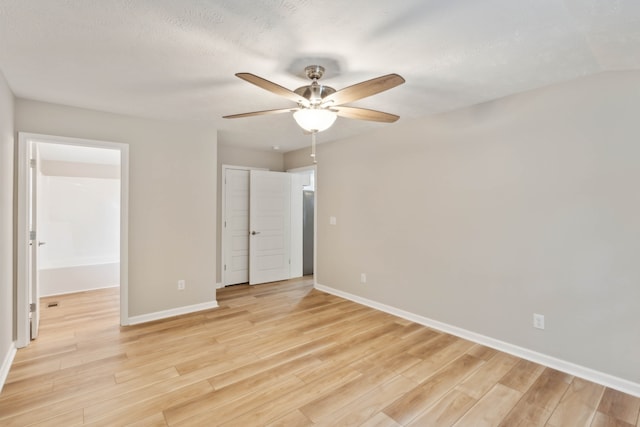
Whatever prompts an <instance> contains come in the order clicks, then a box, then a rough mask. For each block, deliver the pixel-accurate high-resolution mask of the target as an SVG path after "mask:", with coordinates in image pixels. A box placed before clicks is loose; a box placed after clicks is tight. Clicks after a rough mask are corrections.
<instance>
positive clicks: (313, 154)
mask: <svg viewBox="0 0 640 427" xmlns="http://www.w3.org/2000/svg"><path fill="white" fill-rule="evenodd" d="M317 133H318V131H314V132H312V133H311V158H312V159H313V163H318V161H317V160H316V134H317Z"/></svg>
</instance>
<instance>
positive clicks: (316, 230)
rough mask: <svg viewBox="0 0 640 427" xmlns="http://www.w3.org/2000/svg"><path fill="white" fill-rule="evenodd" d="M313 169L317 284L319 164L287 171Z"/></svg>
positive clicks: (314, 252) (314, 248) (315, 275)
mask: <svg viewBox="0 0 640 427" xmlns="http://www.w3.org/2000/svg"><path fill="white" fill-rule="evenodd" d="M306 171H313V188H314V191H313V283H314V285H317V284H318V283H317V280H318V279H317V278H318V263H317V257H318V166H317V165H311V166H302V167H299V168H293V169H287V170H286V172H287V173H292V174H295V173H298V172H306Z"/></svg>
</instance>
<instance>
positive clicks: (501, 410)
mask: <svg viewBox="0 0 640 427" xmlns="http://www.w3.org/2000/svg"><path fill="white" fill-rule="evenodd" d="M217 299H218V304H219V308H217V309H209V310H204V311H201V312H198V313H192V314H187V315H183V316H176V317H173V318H169V319H162V320H158V321H154V322H149V323H144V324H140V325H134V326H128V327H120V326H119V324H118V322H119V290H118V289H117V288H115V289H107V290H99V291H91V292H80V293H77V294H69V295H64V296H56V297H51V298H45V299H42V300H41V304H43V303H46V302H53V301H55V302H57V303H58V305H57V307H51V308H45V309H43V310H42V323H41V330H40V336H39V338H38V339H37V340H35V341H33V342H32V343H31V344H30V345H29V346H28V347H26V348H23V349H19V350H18V352H17V354H16V356H15V359H14V363H13V366H12V367H11V370H10V372H9V375H8V378H7V382H6V384H5V387H4V389H3V390H2V393H0V425H2V426H3V427H5V426H20V427H23V426H28V425H41V426H53V425H55V426H65V427H66V426H77V425H92V426H109V427H110V426H114V425H116V426H119V425H132V426H167V425H171V426H203V425H206V426H214V425H230V426H243V427H245V426H260V425H272V426H311V425H321V426H331V427H334V426H340V425H345V426H351V425H362V426H366V427H372V426H389V427H392V426H393V427H397V426H400V425H412V426H420V427H423V426H427V427H428V426H451V425H454V424H455V423H458V424H459V425H474V426H481V425H496V424H498V423H500V424H501V425H503V426H508V427H517V426H535V425H539V426H544V425H545V424H547V425H548V427H559V426H562V427H572V426H578V425H589V423H590V424H591V426H593V427H601V426H623V427H640V420H638V415H639V413H640V399H637V398H634V397H632V396H629V395H625V394H624V393H620V392H616V391H613V390H609V389H605V388H604V387H602V386H599V385H596V384H593V383H591V382H589V381H585V380H581V379H579V378H574V377H572V376H571V375H566V374H563V373H561V372H558V371H554V370H553V369H549V368H545V367H543V366H541V365H538V364H535V363H532V362H528V361H525V360H521V359H518V358H515V357H513V356H509V355H507V354H504V353H501V352H499V351H497V350H495V349H491V348H488V347H486V346H482V345H479V344H475V343H472V342H470V341H466V340H463V339H460V338H457V337H455V336H451V335H448V334H445V333H443V332H439V331H435V330H433V329H430V328H427V327H424V326H422V325H418V324H416V323H412V322H410V321H408V320H406V319H402V318H399V317H396V316H393V315H391V314H388V313H383V312H380V311H377V310H374V309H372V308H370V307H366V306H363V305H360V304H357V303H354V302H351V301H348V300H344V299H342V298H339V297H337V296H334V295H330V294H328V293H325V292H321V291H318V290H316V289H314V288H313V279H312V278H309V277H305V278H302V279H294V280H290V281H284V282H276V283H271V284H264V285H259V286H249V285H237V286H232V287H228V288H224V289H220V290H218V295H217ZM590 420H591V421H590ZM314 421H315V423H314Z"/></svg>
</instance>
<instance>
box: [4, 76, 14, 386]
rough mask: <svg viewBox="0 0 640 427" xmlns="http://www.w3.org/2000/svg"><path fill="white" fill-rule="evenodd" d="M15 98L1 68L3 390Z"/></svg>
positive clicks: (8, 353) (10, 331) (9, 327)
mask: <svg viewBox="0 0 640 427" xmlns="http://www.w3.org/2000/svg"><path fill="white" fill-rule="evenodd" d="M13 110H14V97H13V93H11V90H10V89H9V86H8V85H7V82H6V80H5V78H4V75H3V74H2V72H1V71H0V390H1V389H2V385H3V384H4V380H5V378H6V375H7V374H8V372H9V364H10V362H11V359H12V357H13V354H14V352H15V347H14V345H13V341H14V338H15V335H14V334H15V328H14V327H13V325H14V323H15V310H14V295H15V291H14V283H13V271H14V260H13V242H14V234H13V153H14V151H13V150H14V113H13Z"/></svg>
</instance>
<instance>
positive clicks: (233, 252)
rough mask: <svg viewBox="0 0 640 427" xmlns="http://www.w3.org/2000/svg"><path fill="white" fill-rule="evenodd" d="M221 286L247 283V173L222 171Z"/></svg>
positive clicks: (238, 170)
mask: <svg viewBox="0 0 640 427" xmlns="http://www.w3.org/2000/svg"><path fill="white" fill-rule="evenodd" d="M224 183H225V196H224V199H225V200H224V202H225V223H224V224H223V226H224V233H225V248H224V260H223V264H224V286H227V285H235V284H237V283H247V282H248V281H249V171H248V170H243V169H225V176H224Z"/></svg>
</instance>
